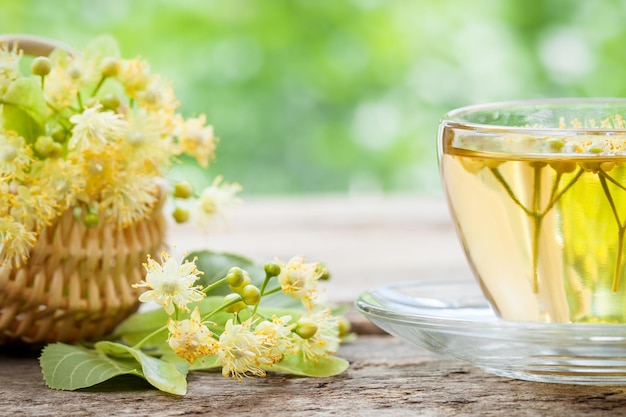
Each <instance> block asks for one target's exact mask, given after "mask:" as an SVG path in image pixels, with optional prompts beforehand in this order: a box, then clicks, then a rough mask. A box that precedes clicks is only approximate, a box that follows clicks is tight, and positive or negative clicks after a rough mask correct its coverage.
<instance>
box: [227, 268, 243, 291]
mask: <svg viewBox="0 0 626 417" xmlns="http://www.w3.org/2000/svg"><path fill="white" fill-rule="evenodd" d="M226 282H228V285H230V286H231V287H239V286H241V284H242V283H243V270H242V269H241V268H239V267H237V266H234V267H232V268H230V269H229V270H228V273H226Z"/></svg>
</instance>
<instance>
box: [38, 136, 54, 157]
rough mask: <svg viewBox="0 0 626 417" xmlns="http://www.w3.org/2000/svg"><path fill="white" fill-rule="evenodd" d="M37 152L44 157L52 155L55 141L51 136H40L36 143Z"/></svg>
mask: <svg viewBox="0 0 626 417" xmlns="http://www.w3.org/2000/svg"><path fill="white" fill-rule="evenodd" d="M35 150H36V151H37V152H38V153H39V154H41V155H43V156H48V155H50V153H51V152H52V151H53V150H54V139H52V138H51V137H50V136H39V137H38V138H37V140H36V141H35Z"/></svg>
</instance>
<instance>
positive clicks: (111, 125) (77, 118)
mask: <svg viewBox="0 0 626 417" xmlns="http://www.w3.org/2000/svg"><path fill="white" fill-rule="evenodd" d="M101 108H102V105H101V104H96V105H95V106H93V107H89V108H87V109H85V111H83V112H82V113H81V114H75V115H73V116H72V117H70V122H72V123H74V124H75V126H74V128H73V129H72V137H71V138H70V140H69V142H68V147H69V148H70V149H77V150H78V151H82V150H84V149H87V148H94V149H99V148H100V147H101V146H102V145H104V144H106V143H107V142H108V141H112V140H116V139H119V138H121V137H122V136H124V133H125V131H126V128H127V127H126V122H124V120H123V119H122V116H120V115H119V114H116V113H114V112H112V111H108V110H107V111H100V109H101Z"/></svg>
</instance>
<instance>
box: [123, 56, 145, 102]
mask: <svg viewBox="0 0 626 417" xmlns="http://www.w3.org/2000/svg"><path fill="white" fill-rule="evenodd" d="M120 67H121V68H120V71H119V72H118V74H117V79H118V80H119V82H120V83H121V84H122V85H123V86H124V88H125V90H126V93H127V94H128V96H129V97H131V98H135V97H136V96H137V94H138V93H139V92H140V91H142V90H144V89H145V88H146V87H147V86H148V83H149V82H150V66H149V65H148V63H147V62H146V61H144V60H142V59H139V58H135V59H128V60H123V61H122V62H121V63H120Z"/></svg>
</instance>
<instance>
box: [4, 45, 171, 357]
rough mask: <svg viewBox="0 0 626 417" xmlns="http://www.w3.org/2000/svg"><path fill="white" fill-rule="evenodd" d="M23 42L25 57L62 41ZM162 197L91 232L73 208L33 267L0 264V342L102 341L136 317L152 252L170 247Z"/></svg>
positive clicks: (45, 236)
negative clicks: (126, 219)
mask: <svg viewBox="0 0 626 417" xmlns="http://www.w3.org/2000/svg"><path fill="white" fill-rule="evenodd" d="M0 41H10V42H11V41H17V42H18V43H19V46H20V47H21V48H22V49H24V52H25V53H27V54H31V55H45V54H47V53H49V52H50V51H51V50H52V49H54V47H56V45H55V44H53V43H50V42H48V41H46V40H42V39H39V38H33V37H11V38H7V37H0ZM162 203H163V198H162V199H161V200H160V203H159V205H158V207H155V209H154V211H153V213H152V215H151V216H150V217H149V218H146V219H144V220H142V221H139V222H137V223H135V224H132V225H130V226H129V227H126V228H124V229H121V228H119V227H118V226H117V225H115V224H111V223H107V222H102V224H101V225H99V226H97V227H94V228H88V227H86V226H85V225H84V222H83V219H82V218H76V216H75V214H74V211H73V210H69V211H67V212H66V213H65V214H63V215H62V216H61V217H59V218H58V219H57V220H56V221H55V222H54V223H53V224H52V225H50V226H48V227H47V228H45V229H43V230H42V232H41V233H40V235H39V236H38V240H37V243H36V245H35V247H34V248H33V249H32V250H31V253H30V257H29V260H28V263H27V264H26V265H25V266H22V267H21V268H10V267H9V266H8V265H5V266H2V267H0V345H2V344H8V343H16V342H17V343H24V342H25V343H28V344H39V343H46V342H53V341H64V342H75V341H78V340H92V339H95V338H98V337H100V336H103V335H105V334H107V333H108V332H110V331H111V330H113V328H114V327H115V326H116V325H117V324H118V323H119V322H120V321H122V320H123V319H124V318H126V317H127V316H128V315H130V314H131V313H132V312H134V311H135V310H136V309H137V307H138V305H139V303H138V300H137V297H138V295H139V293H138V291H139V290H135V289H133V288H132V287H131V286H132V284H134V283H137V282H139V281H140V280H141V279H143V277H144V276H145V269H144V267H143V265H142V264H143V262H145V260H146V255H147V254H151V255H155V254H158V253H159V252H160V251H161V250H162V249H163V248H164V236H165V230H166V221H165V218H164V216H163V214H162V210H161V208H162Z"/></svg>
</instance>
